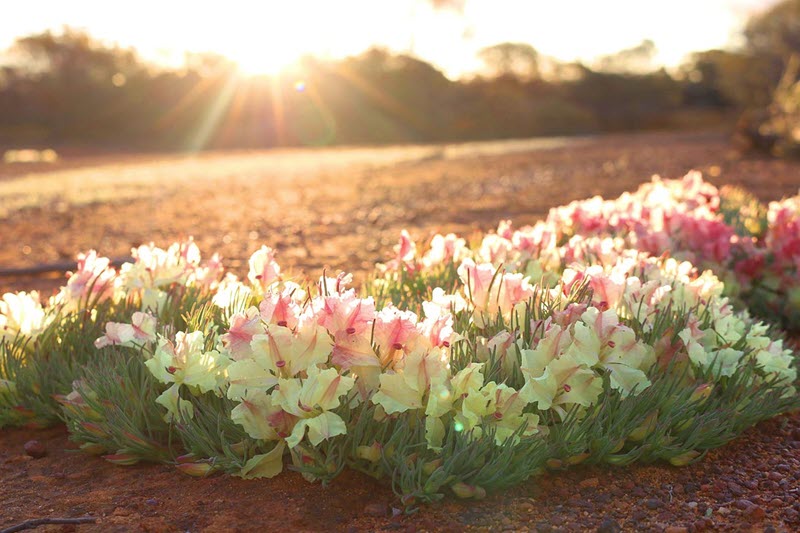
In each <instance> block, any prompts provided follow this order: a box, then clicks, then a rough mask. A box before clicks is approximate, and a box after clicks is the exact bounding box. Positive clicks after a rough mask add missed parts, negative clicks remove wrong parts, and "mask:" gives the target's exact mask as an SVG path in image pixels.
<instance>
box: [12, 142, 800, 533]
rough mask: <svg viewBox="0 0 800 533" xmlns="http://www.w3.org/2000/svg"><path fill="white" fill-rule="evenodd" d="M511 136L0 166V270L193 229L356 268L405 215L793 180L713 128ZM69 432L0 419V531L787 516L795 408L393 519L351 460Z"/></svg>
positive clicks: (434, 217)
mask: <svg viewBox="0 0 800 533" xmlns="http://www.w3.org/2000/svg"><path fill="white" fill-rule="evenodd" d="M509 146H511V145H502V144H501V145H498V146H495V147H494V148H492V149H484V148H483V147H466V148H465V147H460V148H457V149H450V148H430V147H425V148H420V147H399V148H398V147H395V148H391V149H360V150H330V151H326V152H324V153H322V154H319V153H317V152H313V151H308V150H297V151H284V152H280V153H277V154H276V153H264V152H256V153H249V152H240V153H223V154H206V155H200V156H195V157H192V158H185V157H178V156H163V155H161V156H153V157H145V156H125V157H124V158H117V159H114V158H113V157H111V156H108V155H105V156H102V157H98V158H96V159H93V158H91V157H82V158H81V159H80V160H69V159H64V160H62V161H61V162H60V163H58V164H57V165H56V166H55V167H53V168H48V169H47V170H46V171H43V170H42V169H39V168H36V169H26V168H25V167H20V166H19V165H13V166H12V165H5V166H3V165H0V269H7V268H17V267H31V266H34V265H38V264H42V263H52V262H58V261H67V260H70V259H71V258H72V257H73V256H74V255H75V253H77V252H78V251H81V250H87V249H90V248H95V249H97V250H98V251H99V252H100V253H102V254H105V255H108V256H111V257H125V256H128V255H129V254H130V248H131V247H132V246H136V245H138V244H141V243H144V242H149V241H155V242H156V243H157V244H160V245H166V244H168V243H169V242H171V241H172V240H174V239H178V238H182V237H185V236H188V235H193V236H194V237H195V239H196V241H197V242H198V244H199V246H200V248H201V251H202V252H204V254H210V253H212V252H215V251H218V252H220V253H221V254H222V256H223V258H224V259H225V263H226V264H227V265H228V266H229V267H230V268H231V269H232V270H233V271H234V272H236V273H238V274H243V273H244V268H245V265H246V259H247V257H248V256H249V254H250V253H252V252H253V251H255V250H256V249H257V248H258V247H260V246H261V244H268V245H270V246H272V247H274V248H276V249H277V250H278V251H279V261H280V262H281V264H282V265H283V266H284V268H285V269H293V270H294V271H296V272H299V271H305V272H308V273H309V274H311V275H313V276H317V275H319V274H320V273H321V270H322V268H324V267H327V268H328V269H329V271H332V270H336V269H346V270H349V271H355V272H356V273H361V274H363V273H364V272H365V271H367V270H369V269H370V268H371V265H372V264H373V263H374V262H375V261H379V260H382V259H385V258H386V257H387V254H388V253H389V252H390V250H391V246H392V245H393V244H394V243H395V242H396V239H397V236H398V234H399V232H400V230H401V229H402V228H407V229H409V231H410V232H411V234H412V236H413V237H415V238H417V239H418V240H422V239H426V238H428V237H430V236H431V235H432V234H434V233H436V232H448V231H455V232H458V233H461V234H465V235H469V234H470V233H472V232H474V231H477V230H481V231H485V230H488V229H491V228H493V227H495V226H496V224H497V221H498V220H501V219H504V218H511V219H512V220H514V222H515V223H517V224H525V223H530V222H534V221H535V220H537V219H539V218H541V217H542V216H544V215H545V214H546V213H547V210H548V209H549V208H550V207H552V206H555V205H560V204H564V203H566V202H569V201H571V200H574V199H580V198H585V197H588V196H592V195H595V194H601V195H603V196H607V197H613V196H617V195H618V194H620V193H621V192H623V191H626V190H632V189H634V188H635V187H636V186H638V185H639V184H640V183H641V182H643V181H645V180H648V179H649V178H650V176H651V175H652V174H660V175H661V176H663V177H668V178H674V177H680V176H682V175H683V174H685V173H686V172H687V171H688V170H690V169H698V170H701V171H703V173H704V174H705V175H706V177H707V179H709V180H710V181H711V182H713V183H715V184H718V185H722V184H726V183H730V184H736V185H743V186H745V187H747V188H748V189H750V190H751V191H752V192H754V193H755V194H756V195H757V196H758V197H759V198H761V199H762V200H775V199H779V198H780V197H782V196H788V195H791V194H796V193H797V191H798V188H800V163H797V162H785V161H774V160H767V159H762V158H742V157H739V156H737V155H735V154H734V153H732V152H731V151H730V149H729V144H728V142H727V139H725V138H724V137H723V136H720V135H717V134H660V133H659V134H645V135H619V136H607V137H602V138H596V139H592V138H585V139H576V140H570V141H558V142H552V143H544V144H540V145H536V146H531V147H529V148H536V149H535V150H533V151H525V150H522V149H521V148H520V146H518V145H513V147H509ZM522 148H525V146H522ZM62 281H63V275H61V274H58V275H55V276H54V277H50V278H47V277H42V276H22V275H17V276H3V277H0V293H2V292H4V291H5V290H21V289H25V290H28V289H33V288H36V289H41V290H43V291H44V292H45V293H48V292H49V291H51V290H53V289H54V288H55V287H56V286H57V285H58V284H59V283H61V282H62ZM33 438H35V439H38V440H40V441H41V442H42V443H43V444H44V446H45V447H46V449H47V450H48V455H47V456H45V457H44V458H41V459H28V458H26V456H25V455H24V452H23V448H22V447H23V444H24V443H25V442H26V441H27V440H29V439H33ZM69 447H70V445H69V443H68V441H67V438H66V433H65V430H64V429H63V428H54V429H50V430H45V431H35V432H34V431H27V430H10V431H9V430H6V431H2V432H0V480H2V481H1V482H0V527H8V526H10V525H12V524H15V523H18V522H21V521H23V520H27V519H32V518H40V517H80V516H92V517H95V518H96V519H97V522H96V523H95V524H93V525H81V526H78V528H77V530H78V531H129V530H137V529H140V530H144V531H178V530H181V531H187V530H188V531H199V530H207V531H225V530H237V531H247V530H252V529H258V528H267V527H268V528H269V529H271V530H285V531H320V530H345V531H348V530H349V531H370V530H386V531H388V530H408V531H417V530H444V531H459V530H514V531H519V530H526V529H529V530H542V531H548V530H586V529H588V530H593V529H597V528H599V530H600V531H618V530H619V528H620V527H621V528H623V529H624V530H628V531H639V530H665V529H666V530H669V531H672V532H673V533H677V532H679V531H699V530H703V529H715V530H716V529H727V530H744V531H750V530H757V531H775V530H777V531H797V530H800V493H799V491H800V488H798V487H800V415H798V414H795V415H792V416H787V417H781V418H778V419H776V420H772V421H769V422H765V423H763V424H761V425H759V426H758V427H756V428H753V429H752V430H751V431H750V432H748V433H747V434H746V435H745V436H743V437H742V438H740V439H739V440H737V441H736V442H734V443H732V444H730V445H728V446H726V447H724V448H722V449H720V450H717V451H715V452H713V453H711V454H709V456H707V457H706V458H705V459H704V460H703V461H702V462H701V463H699V464H697V465H693V466H690V467H685V468H680V469H678V468H673V467H668V466H659V465H656V466H638V467H634V468H626V469H620V470H608V469H600V468H595V467H592V468H581V469H576V470H574V471H570V472H566V473H558V474H552V475H547V476H544V477H542V478H536V479H533V480H531V481H529V482H528V483H526V484H524V485H523V486H521V487H519V488H518V489H514V490H512V491H508V492H506V493H501V494H496V495H492V496H490V497H489V498H488V499H486V500H484V501H483V502H480V503H475V502H470V503H464V502H459V501H456V500H454V499H451V498H448V499H446V500H445V501H444V502H442V503H440V504H436V505H432V506H428V507H425V508H422V509H421V510H420V511H419V512H418V513H416V514H414V515H411V516H404V515H399V516H395V517H392V516H391V515H392V505H393V503H395V502H394V497H393V494H392V493H391V490H390V489H389V488H387V487H386V486H384V485H381V484H378V483H376V482H375V481H373V480H371V479H368V478H364V477H363V476H360V475H358V474H355V473H346V474H345V475H343V476H342V477H341V478H339V479H337V480H336V481H335V482H334V483H333V484H332V485H331V486H330V487H320V486H318V485H310V484H308V483H306V482H305V481H303V480H302V479H301V478H300V477H299V476H296V475H293V474H291V473H290V474H286V475H281V476H279V477H278V478H277V479H273V480H266V481H264V480H261V481H243V480H239V479H235V478H229V477H221V476H220V477H213V478H210V479H203V480H198V479H194V478H189V477H187V476H182V475H181V474H178V473H177V472H175V471H174V469H172V468H171V467H168V466H152V465H150V466H148V465H142V466H134V467H127V468H123V467H116V466H113V465H111V464H109V463H106V462H104V461H103V460H101V459H97V458H93V457H87V456H84V455H81V454H78V453H75V452H74V451H71V450H69ZM68 527H74V526H68ZM670 528H671V529H670ZM681 528H685V529H681ZM55 530H59V529H58V527H55Z"/></svg>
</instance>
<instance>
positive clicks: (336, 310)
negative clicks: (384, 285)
mask: <svg viewBox="0 0 800 533" xmlns="http://www.w3.org/2000/svg"><path fill="white" fill-rule="evenodd" d="M320 304H321V306H320ZM314 305H316V306H319V309H318V310H317V313H316V317H317V321H318V323H319V325H321V326H322V327H324V328H325V329H327V330H328V331H329V332H330V333H331V335H334V336H335V335H336V333H338V332H339V331H345V332H346V333H347V334H348V335H353V334H357V335H360V334H361V333H363V332H364V331H367V330H368V329H369V328H370V327H371V325H372V320H373V319H374V318H375V301H374V300H373V299H372V297H369V298H364V299H362V298H357V297H356V294H355V291H354V290H352V289H350V290H348V291H346V292H344V293H341V294H332V295H330V296H327V297H324V298H320V299H317V300H316V301H315V302H314Z"/></svg>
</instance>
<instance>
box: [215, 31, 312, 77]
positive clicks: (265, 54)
mask: <svg viewBox="0 0 800 533" xmlns="http://www.w3.org/2000/svg"><path fill="white" fill-rule="evenodd" d="M234 44H235V43H233V42H232V43H231V45H234ZM303 44H305V45H306V46H303ZM307 44H308V43H297V42H294V41H293V39H292V36H291V35H286V36H285V37H284V38H277V37H272V38H270V39H264V40H261V41H260V42H248V43H242V46H231V48H230V49H229V50H224V51H223V52H222V53H223V54H224V55H225V56H227V57H228V58H229V59H231V60H232V61H233V62H235V63H236V65H237V66H238V67H239V70H240V71H241V72H242V73H243V74H245V75H248V76H258V75H265V74H267V75H274V74H279V73H281V72H282V71H284V70H286V69H288V68H290V67H291V66H293V65H295V64H296V63H297V62H298V61H299V60H300V58H302V57H303V56H304V55H306V54H309V53H312V49H311V48H309V47H308V46H307Z"/></svg>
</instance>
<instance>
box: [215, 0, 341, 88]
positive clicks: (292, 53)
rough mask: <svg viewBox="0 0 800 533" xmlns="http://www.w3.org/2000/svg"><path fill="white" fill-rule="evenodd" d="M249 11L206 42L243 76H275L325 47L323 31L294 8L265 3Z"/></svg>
mask: <svg viewBox="0 0 800 533" xmlns="http://www.w3.org/2000/svg"><path fill="white" fill-rule="evenodd" d="M251 9H252V11H250V12H249V13H248V14H247V16H243V17H242V18H241V20H239V21H238V22H237V24H236V25H231V26H228V27H225V28H219V30H218V31H217V32H216V33H215V34H214V35H210V36H209V37H208V39H207V42H206V46H207V47H208V48H213V49H214V50H215V51H216V52H219V53H221V54H222V55H225V56H226V57H228V58H229V59H231V60H232V61H234V62H235V63H236V64H237V65H238V66H239V68H240V70H241V71H242V72H243V73H244V74H248V75H261V74H277V73H279V72H281V71H282V70H285V69H286V68H288V67H290V66H292V65H293V64H295V63H297V61H298V60H299V59H301V58H302V57H303V56H305V55H309V54H319V53H324V52H325V51H326V49H327V48H328V43H326V41H327V39H328V37H327V35H328V33H327V31H326V28H324V27H320V21H319V20H317V19H316V18H314V17H309V14H308V13H307V12H303V11H302V10H299V8H298V7H297V6H295V5H293V4H291V3H286V4H278V5H276V4H274V3H272V2H266V3H265V4H262V5H259V6H257V7H253V8H251ZM212 41H213V42H212Z"/></svg>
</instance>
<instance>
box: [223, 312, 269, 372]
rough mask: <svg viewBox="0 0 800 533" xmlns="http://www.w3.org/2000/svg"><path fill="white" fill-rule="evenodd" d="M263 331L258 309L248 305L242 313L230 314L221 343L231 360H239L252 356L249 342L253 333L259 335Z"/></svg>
mask: <svg viewBox="0 0 800 533" xmlns="http://www.w3.org/2000/svg"><path fill="white" fill-rule="evenodd" d="M265 331H266V329H265V328H264V325H263V324H262V322H261V315H260V314H259V312H258V309H256V308H255V307H250V308H249V309H247V310H246V311H245V312H244V313H236V314H235V315H233V316H231V319H230V327H229V328H228V332H227V333H225V334H224V335H222V337H221V340H222V345H223V346H225V347H226V348H227V349H228V351H229V352H230V354H231V358H232V359H233V360H235V361H241V360H242V359H246V358H248V357H252V356H253V350H252V348H251V347H250V342H251V341H252V340H253V336H254V335H261V334H263V333H265Z"/></svg>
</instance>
